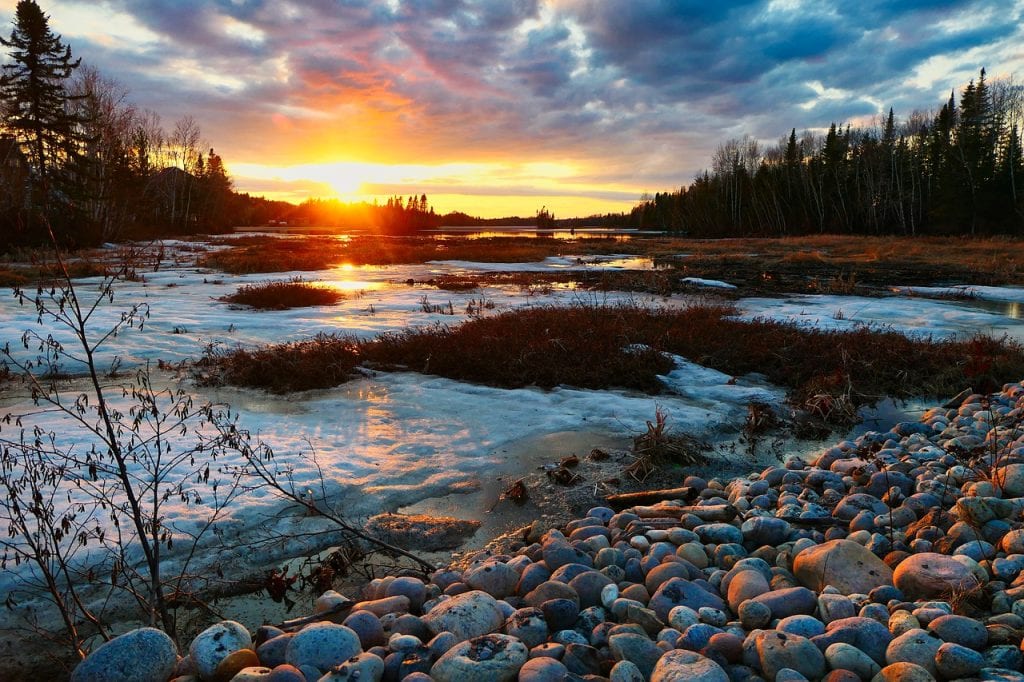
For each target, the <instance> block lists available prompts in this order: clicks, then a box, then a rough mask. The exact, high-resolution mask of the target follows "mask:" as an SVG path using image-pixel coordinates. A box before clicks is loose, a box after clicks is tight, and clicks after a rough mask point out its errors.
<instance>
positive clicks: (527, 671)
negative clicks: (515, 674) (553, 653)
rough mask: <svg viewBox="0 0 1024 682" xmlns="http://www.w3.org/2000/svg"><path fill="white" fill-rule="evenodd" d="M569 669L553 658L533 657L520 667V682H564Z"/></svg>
mask: <svg viewBox="0 0 1024 682" xmlns="http://www.w3.org/2000/svg"><path fill="white" fill-rule="evenodd" d="M568 674H569V669H568V668H566V667H565V665H564V664H563V663H562V662H561V661H556V660H555V659H553V658H546V657H541V658H531V659H530V660H528V661H527V662H526V663H524V664H523V667H522V668H520V669H519V682H562V680H564V679H565V678H566V677H567V676H568Z"/></svg>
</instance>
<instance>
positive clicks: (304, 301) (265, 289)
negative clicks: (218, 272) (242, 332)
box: [221, 277, 345, 310]
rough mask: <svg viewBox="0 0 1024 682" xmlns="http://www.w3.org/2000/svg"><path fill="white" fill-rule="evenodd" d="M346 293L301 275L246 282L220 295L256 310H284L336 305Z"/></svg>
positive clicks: (224, 298)
mask: <svg viewBox="0 0 1024 682" xmlns="http://www.w3.org/2000/svg"><path fill="white" fill-rule="evenodd" d="M343 298H345V296H344V295H343V294H342V293H341V292H340V291H338V290H336V289H331V288H329V287H321V286H317V285H315V284H312V283H310V282H307V281H305V280H303V279H302V278H300V277H296V278H293V279H289V280H285V281H278V282H257V283H253V284H245V285H243V286H240V287H238V290H237V291H236V292H235V293H233V294H229V295H227V296H224V297H223V298H221V300H222V301H226V302H227V303H234V304H236V305H246V306H249V307H251V308H256V309H257V310H285V309H287V308H305V307H308V306H317V305H334V304H335V303H337V302H338V301H340V300H342V299H343Z"/></svg>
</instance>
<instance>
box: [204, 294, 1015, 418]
mask: <svg viewBox="0 0 1024 682" xmlns="http://www.w3.org/2000/svg"><path fill="white" fill-rule="evenodd" d="M735 312H736V311H735V309H734V308H732V307H731V306H729V305H721V304H719V305H713V304H706V305H694V306H692V307H688V308H682V309H655V308H645V307H640V306H633V305H622V306H599V305H586V304H579V305H572V306H566V307H537V308H527V309H519V310H514V311H508V312H502V313H498V314H494V315H489V316H486V317H479V318H475V319H472V320H469V321H467V322H464V323H462V324H460V325H457V326H448V325H435V326H433V327H428V328H417V329H408V330H404V331H400V332H393V333H387V334H383V335H381V336H379V337H378V338H376V339H374V340H371V341H356V340H352V339H346V338H342V337H337V336H320V337H317V338H316V339H312V340H309V341H305V342H302V343H298V344H285V345H283V346H270V347H266V348H263V349H260V350H257V351H245V350H237V351H233V352H231V353H228V354H225V355H222V356H218V357H216V358H213V359H212V361H211V365H212V367H213V368H214V369H210V366H211V365H208V366H207V367H208V369H209V371H211V372H212V373H213V374H214V375H216V376H218V377H219V380H221V381H223V382H225V383H230V384H236V385H241V386H252V387H259V388H267V389H269V390H273V391H291V390H303V389H305V388H322V387H326V386H331V385H335V384H336V383H340V382H342V381H344V380H345V379H346V378H348V377H349V376H351V373H352V371H353V369H354V368H355V367H356V366H357V365H358V364H360V363H366V364H367V365H369V366H371V367H373V368H374V369H380V370H384V371H388V370H395V371H399V370H400V371H414V372H421V373H424V374H434V375H439V376H444V377H447V378H450V379H455V380H459V381H469V382H475V383H480V384H487V385H491V386H499V387H504V388H520V387H527V386H535V387H539V388H553V387H556V386H563V385H565V386H575V387H579V388H588V389H609V388H620V389H632V390H637V391H642V392H646V393H649V394H657V393H659V392H662V391H663V390H665V387H664V384H663V383H662V381H661V380H660V379H659V375H663V374H665V373H667V372H668V371H670V370H671V369H672V368H673V367H674V362H673V360H672V359H671V357H669V356H668V355H667V354H668V353H670V354H675V355H680V356H683V357H685V358H688V359H690V360H692V361H693V362H696V363H699V364H702V365H705V366H707V367H711V368H713V369H717V370H719V371H721V372H724V373H726V374H729V375H731V376H741V375H745V374H750V373H760V374H761V375H764V376H765V377H766V378H767V379H768V380H769V381H771V382H772V383H774V384H777V385H779V386H784V387H786V388H787V389H788V394H789V400H790V402H791V403H792V404H793V406H794V407H796V408H798V409H801V410H804V411H809V412H812V413H814V414H815V415H816V416H819V417H820V418H822V419H824V420H826V421H830V422H832V423H846V422H847V421H848V420H849V419H852V418H855V416H856V409H857V408H858V407H859V406H861V405H865V404H870V403H873V402H875V401H877V400H880V399H882V398H885V397H892V398H897V399H899V398H909V397H918V396H924V395H928V396H948V395H953V394H955V393H957V392H958V391H960V390H961V389H963V388H964V387H966V386H975V387H977V386H979V385H985V384H986V383H993V382H994V383H1001V382H1006V381H1016V380H1019V378H1020V377H1021V376H1024V349H1022V348H1021V346H1020V345H1018V344H1016V343H1013V342H1010V341H1007V340H999V339H992V338H989V337H984V336H979V337H976V338H973V339H968V340H928V339H920V338H915V339H911V338H909V337H907V336H904V335H903V334H900V333H898V332H895V331H892V330H887V329H876V328H867V327H863V328H857V329H853V330H842V331H832V330H829V331H825V330H817V329H812V328H806V327H798V326H795V325H792V324H787V323H783V322H775V321H770V320H753V321H749V320H737V319H734V318H733V317H731V315H733V314H734V313H735ZM221 364H223V365H224V366H225V367H226V369H225V370H221V369H216V368H217V367H219V366H220V365H221Z"/></svg>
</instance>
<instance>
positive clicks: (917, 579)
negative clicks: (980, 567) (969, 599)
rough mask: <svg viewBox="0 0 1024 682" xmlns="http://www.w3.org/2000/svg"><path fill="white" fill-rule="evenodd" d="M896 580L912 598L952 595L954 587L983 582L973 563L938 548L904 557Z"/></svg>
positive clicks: (897, 585)
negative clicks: (976, 575) (979, 578)
mask: <svg viewBox="0 0 1024 682" xmlns="http://www.w3.org/2000/svg"><path fill="white" fill-rule="evenodd" d="M961 558H965V557H961ZM893 583H894V584H895V585H896V587H897V588H899V590H900V591H902V592H903V593H904V594H905V595H906V596H907V598H909V599H929V598H932V597H943V596H945V597H948V596H949V595H950V594H952V593H953V592H954V591H964V590H969V589H973V588H975V587H977V586H978V585H979V582H978V579H977V578H976V577H975V575H974V573H973V572H972V571H971V568H970V567H969V566H967V565H965V564H964V563H963V562H962V561H958V560H957V559H955V558H953V557H949V556H945V555H943V554H936V553H934V552H925V553H923V554H912V555H911V556H909V557H907V558H906V559H904V560H903V561H902V562H901V563H900V565H899V566H897V567H896V571H895V572H894V573H893Z"/></svg>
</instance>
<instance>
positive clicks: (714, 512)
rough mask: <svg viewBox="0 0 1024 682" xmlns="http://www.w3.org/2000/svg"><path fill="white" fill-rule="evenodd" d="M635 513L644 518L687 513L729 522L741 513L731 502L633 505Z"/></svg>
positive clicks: (713, 520) (711, 520) (677, 516)
mask: <svg viewBox="0 0 1024 682" xmlns="http://www.w3.org/2000/svg"><path fill="white" fill-rule="evenodd" d="M633 513H634V514H636V515H637V516H639V517H640V518H642V519H646V518H660V517H665V516H673V517H675V518H677V519H678V518H680V517H681V516H684V515H686V514H692V515H693V516H696V517H697V518H699V519H700V520H701V521H709V522H718V521H724V522H726V523H728V522H729V521H732V520H733V519H735V518H736V515H737V514H738V513H739V512H738V511H737V510H736V507H734V506H732V505H731V504H709V505H707V506H704V507H672V506H669V505H655V506H653V507H633Z"/></svg>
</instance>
